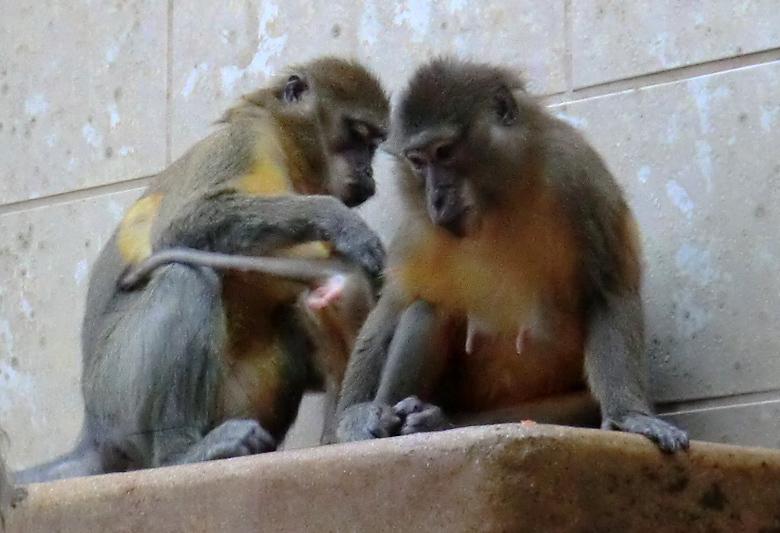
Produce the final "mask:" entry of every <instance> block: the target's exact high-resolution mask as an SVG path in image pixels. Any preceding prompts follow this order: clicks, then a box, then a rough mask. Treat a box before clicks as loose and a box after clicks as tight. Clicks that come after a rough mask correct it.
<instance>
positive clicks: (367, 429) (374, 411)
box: [336, 396, 455, 442]
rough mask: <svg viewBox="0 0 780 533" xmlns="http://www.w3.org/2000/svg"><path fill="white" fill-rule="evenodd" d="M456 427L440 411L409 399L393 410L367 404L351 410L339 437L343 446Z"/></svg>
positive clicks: (343, 420) (387, 407)
mask: <svg viewBox="0 0 780 533" xmlns="http://www.w3.org/2000/svg"><path fill="white" fill-rule="evenodd" d="M453 427H455V426H454V425H453V424H452V423H451V422H450V421H449V420H447V417H446V416H445V415H444V413H443V412H442V410H441V409H440V408H439V407H437V406H435V405H432V404H429V403H425V402H423V401H421V400H420V399H419V398H417V397H416V396H409V397H408V398H404V399H403V400H401V401H400V402H398V403H397V404H395V405H393V406H390V405H387V404H381V403H370V402H367V403H359V404H355V405H353V406H351V407H349V408H348V409H347V410H346V411H344V414H343V415H342V417H341V421H340V422H339V425H338V428H337V430H336V435H337V438H338V441H339V442H351V441H358V440H370V439H381V438H385V437H396V436H399V435H411V434H413V433H424V432H428V431H441V430H445V429H451V428H453Z"/></svg>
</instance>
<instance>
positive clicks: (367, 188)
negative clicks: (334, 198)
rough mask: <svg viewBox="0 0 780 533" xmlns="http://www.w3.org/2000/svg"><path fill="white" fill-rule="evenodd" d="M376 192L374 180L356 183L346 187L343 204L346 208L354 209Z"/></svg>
mask: <svg viewBox="0 0 780 533" xmlns="http://www.w3.org/2000/svg"><path fill="white" fill-rule="evenodd" d="M375 192H376V185H375V183H374V180H373V179H372V180H368V181H356V182H353V183H350V184H349V185H348V186H347V194H346V198H345V199H344V203H345V204H346V205H347V207H355V206H357V205H360V204H362V203H363V202H365V201H366V200H368V199H369V198H371V197H372V196H374V193H375Z"/></svg>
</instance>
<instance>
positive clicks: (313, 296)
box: [306, 274, 347, 311]
mask: <svg viewBox="0 0 780 533" xmlns="http://www.w3.org/2000/svg"><path fill="white" fill-rule="evenodd" d="M346 281H347V278H346V277H345V276H343V275H341V274H336V275H334V276H331V277H329V278H328V279H327V280H326V281H325V283H323V284H322V285H320V286H319V287H317V288H316V289H314V290H312V291H311V292H310V293H309V295H308V296H307V297H306V305H308V306H309V309H312V310H315V311H316V310H317V309H324V308H325V307H328V306H329V305H330V304H331V302H334V301H335V300H338V299H339V298H341V296H342V295H343V294H344V287H345V285H346Z"/></svg>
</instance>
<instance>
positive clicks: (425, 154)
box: [335, 59, 688, 452]
mask: <svg viewBox="0 0 780 533" xmlns="http://www.w3.org/2000/svg"><path fill="white" fill-rule="evenodd" d="M386 144H387V145H388V151H390V152H391V153H393V154H394V155H395V156H396V158H397V174H398V176H399V179H400V183H401V189H402V197H403V199H404V201H405V205H406V208H407V211H408V214H407V215H406V218H405V221H404V223H403V224H402V225H401V228H400V229H399V231H398V234H397V237H396V238H395V240H394V241H393V243H392V245H391V247H390V250H389V254H388V266H387V269H386V275H385V277H386V279H385V287H384V289H383V293H382V296H381V298H380V301H379V303H378V304H377V306H376V307H375V308H374V309H373V311H372V312H371V313H370V315H369V317H368V319H367V320H366V323H365V324H364V326H363V328H362V329H361V331H360V334H359V336H358V339H357V341H356V343H355V348H354V351H353V354H352V356H351V358H350V361H349V364H348V367H347V373H346V376H345V380H344V383H343V385H342V391H341V397H340V400H339V404H338V407H337V416H338V419H339V423H338V426H337V429H336V431H335V433H336V435H337V439H338V440H340V441H349V440H359V439H370V438H377V437H384V436H391V435H400V434H409V433H415V432H420V431H433V430H440V429H446V428H450V427H453V426H455V425H463V424H474V423H492V422H499V421H507V420H510V419H511V418H512V414H513V413H515V414H516V418H515V419H517V420H520V419H523V418H528V415H527V414H526V413H528V412H529V411H526V410H524V409H523V406H524V405H529V404H530V405H531V406H532V409H531V411H530V412H532V413H535V415H532V416H544V413H543V410H540V409H538V408H539V407H544V406H545V404H549V406H554V405H555V402H554V401H553V400H554V399H555V398H562V399H564V400H565V401H564V403H567V402H568V405H569V407H572V406H573V407H576V401H575V402H574V403H572V398H573V396H572V395H575V396H576V395H577V394H578V393H577V391H584V390H585V386H586V384H587V386H588V389H589V391H590V392H591V393H592V397H595V400H596V401H597V402H598V405H599V406H600V414H601V425H602V427H603V428H605V429H619V430H623V431H630V432H635V433H640V434H642V435H645V436H647V437H648V438H650V439H651V440H652V441H654V442H655V443H657V445H658V446H659V447H660V449H661V450H664V451H667V452H672V451H675V450H678V449H680V448H685V447H687V446H688V436H687V435H686V433H685V432H683V431H681V430H679V429H677V428H676V427H674V426H672V425H670V424H668V423H667V422H665V421H663V420H661V419H659V418H657V417H656V416H654V415H653V413H652V411H651V408H650V404H649V401H648V398H647V392H646V391H647V384H646V370H645V362H644V355H645V346H644V324H643V312H642V303H641V300H640V283H641V275H642V265H641V258H640V256H641V250H640V237H639V234H638V229H637V226H636V223H635V220H634V217H633V215H632V213H631V211H630V209H629V207H628V205H627V204H626V201H625V199H624V197H623V193H622V191H621V189H620V188H619V186H618V184H617V183H616V182H615V180H614V178H613V177H612V175H611V174H610V172H609V171H608V170H607V168H606V166H605V164H604V162H603V161H602V159H601V158H600V157H599V155H598V154H597V153H596V152H595V150H594V149H593V148H592V147H591V146H590V145H589V144H588V143H587V142H586V141H585V139H584V138H583V136H582V135H580V134H579V133H578V132H577V131H576V130H575V129H574V128H572V127H571V126H569V125H568V124H566V123H565V122H563V121H561V120H559V119H557V118H555V117H553V116H551V115H550V114H549V113H547V112H545V110H544V109H543V108H542V107H541V106H540V105H539V104H538V103H536V102H535V101H534V99H532V97H531V96H529V95H528V94H527V93H526V92H525V90H524V88H523V85H522V83H521V81H520V80H519V79H518V77H516V76H515V75H513V74H512V73H510V72H508V71H506V70H504V69H501V68H494V67H491V66H488V65H481V64H474V63H468V62H460V61H456V60H447V59H444V60H436V61H433V62H432V63H430V64H428V65H426V66H424V67H422V68H420V69H419V70H418V71H417V72H416V74H414V76H413V77H412V79H411V82H410V83H409V86H408V88H407V89H406V90H405V92H404V93H403V94H402V96H401V98H400V100H399V105H398V106H397V108H396V109H394V111H393V114H392V119H391V125H390V134H389V138H388V141H387V143H386ZM585 392H587V391H585ZM579 394H580V395H583V393H582V392H580V393H579ZM582 397H583V398H585V400H587V399H588V398H590V395H589V394H584V395H583V396H582ZM575 399H576V398H575ZM586 403H587V402H586ZM571 410H572V412H575V411H576V409H571ZM556 416H557V415H556ZM544 421H553V422H555V421H559V420H557V419H553V420H547V419H545V420H544Z"/></svg>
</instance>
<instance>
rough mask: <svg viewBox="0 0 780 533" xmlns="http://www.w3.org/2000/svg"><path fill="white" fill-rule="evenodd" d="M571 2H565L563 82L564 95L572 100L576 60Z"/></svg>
mask: <svg viewBox="0 0 780 533" xmlns="http://www.w3.org/2000/svg"><path fill="white" fill-rule="evenodd" d="M571 26H572V18H571V0H564V2H563V80H564V82H563V83H564V86H565V89H564V91H565V92H564V93H563V94H564V95H565V96H566V97H567V98H569V99H571V98H574V66H573V64H574V60H573V56H572V53H571V43H572V34H571Z"/></svg>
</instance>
